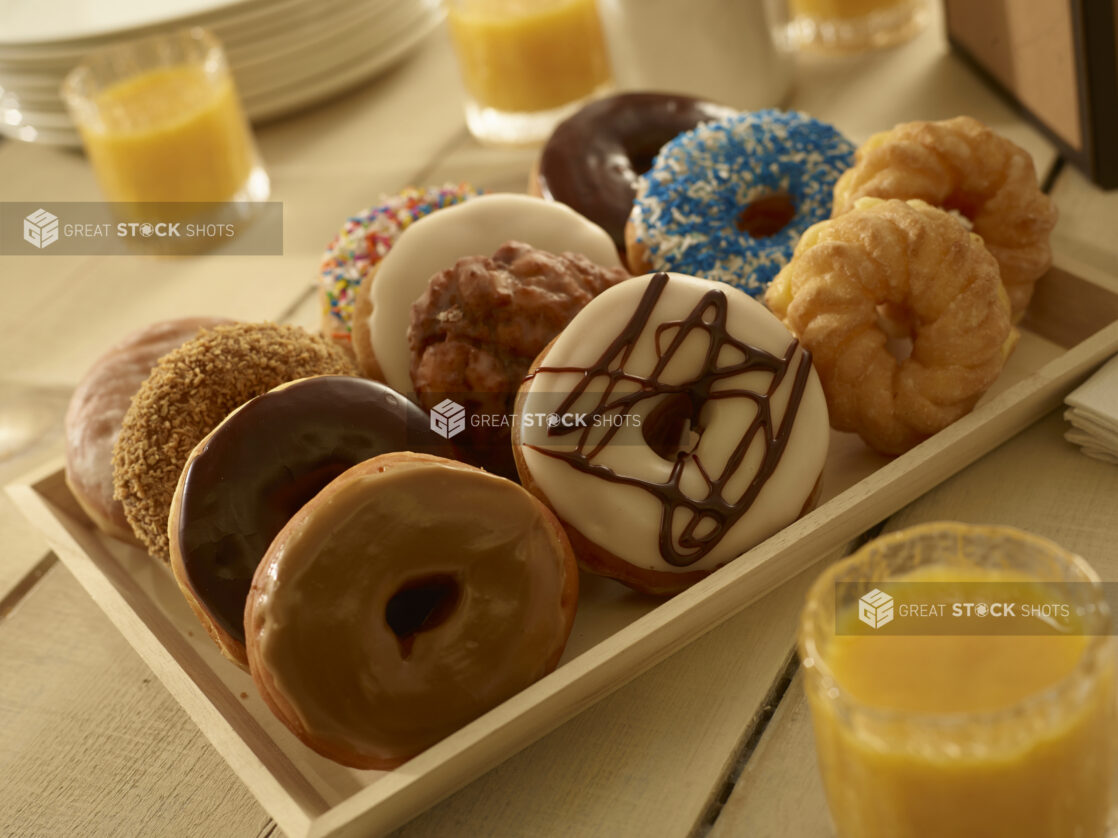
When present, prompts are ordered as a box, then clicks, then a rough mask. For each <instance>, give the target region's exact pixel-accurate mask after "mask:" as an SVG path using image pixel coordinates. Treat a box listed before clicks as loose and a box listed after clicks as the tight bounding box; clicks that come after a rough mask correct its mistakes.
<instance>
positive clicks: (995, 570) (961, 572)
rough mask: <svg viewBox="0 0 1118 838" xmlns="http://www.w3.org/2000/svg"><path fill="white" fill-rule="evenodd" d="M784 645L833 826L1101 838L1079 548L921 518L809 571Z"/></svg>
mask: <svg viewBox="0 0 1118 838" xmlns="http://www.w3.org/2000/svg"><path fill="white" fill-rule="evenodd" d="M799 652H800V657H801V660H802V662H803V666H804V679H805V680H804V684H805V689H806V692H807V697H808V701H809V705H810V707H811V715H812V722H813V725H814V730H815V744H816V750H817V754H818V757H819V765H820V770H821V773H822V776H823V784H824V788H825V790H826V794H827V801H828V804H829V807H830V810H831V815H832V817H833V820H834V825H835V828H836V833H837V834H838V836H840V838H945V837H946V836H951V838H992V836H1014V838H1105V836H1109V835H1111V834H1112V833H1111V832H1109V831H1108V830H1112V829H1113V827H1114V824H1113V822H1111V821H1110V818H1111V808H1112V805H1113V803H1114V796H1113V786H1114V758H1115V748H1116V739H1115V719H1114V716H1115V707H1114V680H1115V658H1114V653H1115V649H1114V642H1113V638H1112V637H1111V636H1110V611H1109V609H1108V607H1107V604H1106V600H1105V599H1104V597H1103V594H1102V586H1101V584H1100V583H1099V580H1098V577H1097V576H1096V575H1095V573H1094V571H1093V570H1092V569H1091V568H1090V567H1089V566H1088V565H1087V563H1086V562H1084V561H1083V559H1081V558H1079V557H1077V556H1074V555H1072V554H1070V553H1068V552H1067V551H1065V550H1063V549H1061V548H1060V547H1059V546H1057V545H1056V544H1053V543H1052V542H1050V541H1047V540H1045V539H1042V538H1039V537H1037V536H1034V535H1031V534H1028V533H1025V532H1022V531H1020V530H1015V529H1012V528H1008V527H976V526H968V525H963V524H956V523H940V524H927V525H923V526H920V527H915V528H913V529H909V530H905V531H902V532H898V533H895V534H892V535H889V536H885V537H883V538H880V539H878V540H876V541H874V542H871V543H870V544H868V545H866V546H865V547H864V548H862V549H861V550H860V551H858V552H857V553H855V554H854V555H853V556H852V557H850V558H848V559H846V560H844V561H842V562H839V563H838V564H836V565H835V566H833V567H832V568H830V569H829V570H827V571H826V572H825V573H823V574H822V576H821V577H820V578H819V579H818V580H817V581H816V583H815V585H814V586H813V588H812V590H811V592H810V594H809V596H808V601H807V606H806V608H805V609H804V612H803V616H802V618H801V623H800V635H799Z"/></svg>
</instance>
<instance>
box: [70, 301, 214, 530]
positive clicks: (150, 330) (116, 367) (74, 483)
mask: <svg viewBox="0 0 1118 838" xmlns="http://www.w3.org/2000/svg"><path fill="white" fill-rule="evenodd" d="M230 322H232V321H230V320H225V319H224V318H220V317H184V318H182V319H179V320H164V321H161V322H159V323H153V324H152V325H150V326H146V327H144V328H143V329H140V330H139V331H136V332H133V333H132V334H130V335H128V336H127V337H125V338H123V339H122V340H120V341H119V342H118V343H115V344H113V345H112V346H111V347H109V349H108V350H106V352H105V354H103V355H102V356H101V357H100V358H98V359H97V360H96V361H94V362H93V365H92V366H91V367H90V368H89V370H88V371H87V372H86V374H85V376H84V377H83V378H82V380H81V382H79V384H78V386H77V389H75V390H74V395H73V396H71V397H70V405H69V407H68V408H67V410H66V420H65V430H66V485H67V486H68V487H69V489H70V492H71V493H72V494H73V495H74V499H75V500H76V501H77V502H78V504H79V505H80V506H81V508H82V509H84V510H85V512H86V514H87V515H89V517H90V520H92V521H93V523H94V524H95V525H96V527H97V528H98V529H99V530H101V531H102V532H105V533H108V534H109V535H111V536H113V537H114V538H118V539H120V540H122V541H128V542H131V543H138V542H137V541H136V536H135V535H133V534H132V527H131V526H129V524H128V519H127V518H126V517H125V515H124V507H123V506H122V505H121V503H120V501H118V500H115V499H114V498H113V445H114V444H115V443H116V438H117V437H118V436H119V435H120V427H121V423H122V422H123V421H124V414H125V413H127V412H128V406H129V404H131V402H132V397H133V396H134V395H136V391H137V390H139V389H140V385H141V384H143V383H144V380H145V379H146V378H147V377H148V375H150V374H151V368H152V367H154V366H155V364H156V362H157V361H158V360H159V359H160V358H161V357H163V356H164V355H166V354H167V353H168V352H170V351H171V350H172V349H174V348H176V347H178V346H180V345H181V344H183V343H185V342H186V341H188V340H190V339H191V338H193V337H194V336H195V335H197V334H198V330H199V329H204V328H209V327H211V326H218V325H220V324H222V323H230Z"/></svg>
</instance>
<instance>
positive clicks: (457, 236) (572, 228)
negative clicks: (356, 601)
mask: <svg viewBox="0 0 1118 838" xmlns="http://www.w3.org/2000/svg"><path fill="white" fill-rule="evenodd" d="M507 241H518V242H522V243H524V244H527V245H530V246H532V247H535V248H538V249H540V250H546V251H547V252H549V253H555V254H561V253H565V252H571V253H581V254H582V255H583V256H585V257H586V258H587V259H589V260H590V261H591V262H593V263H595V264H596V265H599V266H600V267H603V268H615V267H621V260H620V259H619V258H618V255H617V249H616V248H615V247H614V246H613V241H612V240H611V239H610V237H609V234H608V233H606V231H605V230H603V229H602V228H601V227H599V226H598V225H597V224H594V223H593V222H592V221H589V220H587V219H585V218H583V217H582V216H581V215H579V214H578V213H577V212H575V211H574V210H572V209H571V208H570V207H567V206H565V205H563V204H557V203H555V202H554V201H545V200H543V199H542V198H533V197H531V196H529V195H513V194H505V193H498V194H488V195H480V196H478V197H476V198H471V199H470V200H468V201H466V202H465V203H462V204H458V205H457V206H453V207H447V208H446V209H443V210H439V211H438V212H436V213H433V214H431V215H428V216H427V217H426V218H421V219H420V220H419V221H417V222H415V223H414V224H412V225H411V226H410V227H408V229H406V230H405V231H404V232H403V233H402V234H401V235H400V238H399V239H398V240H397V241H396V245H395V246H394V247H393V248H392V250H390V251H389V252H388V255H387V256H385V257H384V260H383V261H382V262H381V263H380V267H379V268H378V269H377V271H376V272H375V273H374V274H371V275H370V276H369V277H368V278H367V279H366V281H365V282H363V283H362V284H361V290H360V292H359V293H358V296H357V308H356V314H355V316H354V325H353V348H354V350H355V351H356V353H357V362H358V364H359V365H360V367H361V371H362V372H363V373H364V374H365V375H367V376H368V377H370V378H375V379H378V380H380V381H384V382H385V383H386V384H387V385H388V386H389V387H391V388H392V389H393V390H397V391H399V392H401V393H405V394H409V393H411V392H412V380H411V349H410V346H409V343H408V324H409V322H410V320H411V307H412V304H413V303H414V302H415V301H416V300H418V299H419V298H420V297H421V296H423V293H424V292H425V291H426V290H427V285H428V283H429V282H430V280H431V278H432V277H433V276H435V274H437V273H439V272H440V271H443V270H446V269H447V268H451V267H453V266H454V263H455V262H457V261H458V259H460V258H462V257H463V256H488V255H489V254H491V253H493V252H494V251H495V250H497V248H499V247H500V246H501V245H503V244H504V243H505V242H507Z"/></svg>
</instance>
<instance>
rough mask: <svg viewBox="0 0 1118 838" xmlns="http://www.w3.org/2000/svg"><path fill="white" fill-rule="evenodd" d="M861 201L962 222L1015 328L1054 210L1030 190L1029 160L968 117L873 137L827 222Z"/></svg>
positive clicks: (1047, 252) (1046, 247)
mask: <svg viewBox="0 0 1118 838" xmlns="http://www.w3.org/2000/svg"><path fill="white" fill-rule="evenodd" d="M865 197H872V198H899V199H901V200H908V199H910V198H916V199H919V200H922V201H926V202H928V203H929V204H932V205H934V206H938V207H941V208H943V209H945V210H957V211H958V212H960V213H961V214H962V215H964V216H966V217H967V218H968V219H969V220H970V222H971V223H972V224H973V226H974V232H976V233H978V235H980V236H981V237H982V240H983V242H984V243H985V245H986V248H987V249H988V250H989V251H990V252H991V253H992V254H993V255H994V258H995V259H996V260H997V262H998V268H999V270H1000V271H1001V279H1002V282H1003V283H1005V287H1006V291H1007V292H1008V293H1009V301H1010V304H1011V305H1012V306H1013V319H1014V322H1016V321H1017V320H1020V319H1021V316H1022V314H1024V311H1025V309H1026V308H1027V307H1028V305H1029V300H1030V298H1031V297H1032V294H1033V286H1034V285H1035V284H1036V281H1037V280H1038V279H1039V278H1040V277H1041V276H1043V275H1044V273H1045V271H1047V270H1048V267H1049V266H1050V265H1051V264H1052V248H1051V246H1050V244H1049V242H1048V236H1049V233H1051V232H1052V228H1053V227H1055V226H1056V207H1055V205H1054V204H1053V203H1052V201H1051V199H1050V198H1049V197H1048V196H1047V195H1045V194H1044V193H1043V192H1041V191H1040V189H1039V187H1038V186H1037V177H1036V169H1035V167H1034V166H1033V159H1032V157H1030V156H1029V154H1028V152H1026V151H1025V150H1024V149H1022V148H1021V147H1019V146H1017V145H1016V144H1015V143H1013V142H1012V141H1010V140H1008V139H1006V138H1005V137H1002V136H999V135H998V134H996V133H994V132H993V131H991V130H990V129H989V128H987V127H986V126H985V125H983V124H982V123H981V122H979V121H978V120H976V119H973V118H972V117H969V116H959V117H955V118H954V119H948V120H944V121H942V122H907V123H904V124H902V125H898V126H896V127H895V128H893V129H892V130H890V131H884V132H882V133H880V134H875V135H874V136H873V137H871V138H870V139H869V141H868V142H867V143H866V144H865V145H863V146H862V147H861V148H859V149H858V151H857V152H856V156H855V164H854V166H853V168H851V169H848V170H847V171H846V172H845V173H843V175H842V177H840V178H839V180H838V183H836V184H835V199H834V205H833V208H832V213H831V214H832V217H837V216H839V215H842V214H843V213H845V212H849V211H850V210H851V209H853V208H854V205H855V204H856V203H857V201H858V199H859V198H865Z"/></svg>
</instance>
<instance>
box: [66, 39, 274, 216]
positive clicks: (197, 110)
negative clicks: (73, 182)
mask: <svg viewBox="0 0 1118 838" xmlns="http://www.w3.org/2000/svg"><path fill="white" fill-rule="evenodd" d="M62 92H63V96H64V98H65V100H66V103H67V106H68V108H69V110H70V114H71V116H72V117H73V119H74V122H75V124H76V125H77V127H78V129H79V131H80V132H81V136H82V143H83V145H84V147H85V151H86V154H87V155H88V157H89V160H90V163H91V164H92V166H93V169H94V172H95V174H96V176H97V180H98V182H99V184H100V186H101V190H102V192H103V193H104V194H105V197H106V198H108V199H109V200H110V201H113V202H116V204H117V207H118V208H123V207H128V206H130V205H137V204H147V205H149V206H147V207H145V209H144V212H143V213H141V215H142V216H143V217H144V220H147V219H148V218H150V217H151V216H152V208H151V207H150V205H151V204H152V203H159V204H160V205H161V206H160V208H159V209H158V210H157V211H156V215H157V217H158V216H159V215H162V216H165V217H167V218H168V220H171V217H174V216H176V215H180V213H181V216H187V217H189V216H190V215H192V214H194V213H196V212H200V211H201V208H208V209H209V210H210V211H213V210H216V209H219V208H230V207H233V208H235V207H237V206H238V205H243V204H247V203H250V202H258V201H264V200H266V199H267V197H268V194H269V191H270V185H269V180H268V175H267V173H266V172H265V171H264V168H263V166H262V165H261V163H260V157H259V154H258V152H257V149H256V144H255V142H254V140H253V137H252V132H251V130H250V128H249V124H248V120H247V119H246V118H245V114H244V111H243V109H242V107H241V102H240V99H239V98H238V95H237V90H236V87H235V85H234V83H233V78H232V76H231V74H230V72H229V65H228V62H227V61H226V58H225V53H224V51H223V50H222V47H221V44H220V43H219V42H218V40H217V38H216V37H215V36H214V35H213V34H212V33H210V32H209V31H207V30H205V29H203V28H200V27H194V28H190V29H184V30H181V31H178V32H173V33H170V34H161V35H154V36H152V37H149V38H144V39H142V40H138V41H130V42H125V43H121V44H115V45H113V46H110V47H107V48H105V49H103V50H100V51H98V52H94V53H92V54H90V55H88V56H86V57H85V59H84V60H83V61H82V63H81V64H79V65H78V66H77V67H76V68H74V70H72V71H71V72H70V73H69V74H68V75H67V77H66V79H65V81H64V82H63V86H62ZM176 205H178V207H179V209H178V210H176ZM127 214H128V213H127V212H125V213H124V215H127Z"/></svg>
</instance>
